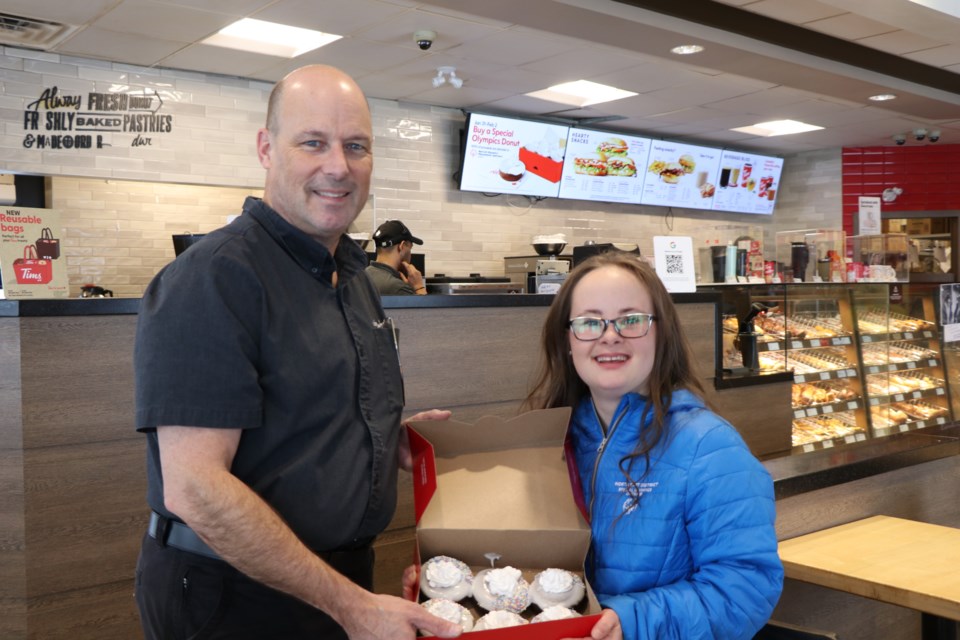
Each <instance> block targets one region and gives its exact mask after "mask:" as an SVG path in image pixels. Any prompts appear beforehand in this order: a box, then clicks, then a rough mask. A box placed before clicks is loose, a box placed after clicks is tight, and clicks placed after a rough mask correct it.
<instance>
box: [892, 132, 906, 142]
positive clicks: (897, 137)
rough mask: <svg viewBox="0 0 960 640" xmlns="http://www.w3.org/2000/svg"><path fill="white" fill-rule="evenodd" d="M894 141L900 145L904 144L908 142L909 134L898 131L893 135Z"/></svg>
mask: <svg viewBox="0 0 960 640" xmlns="http://www.w3.org/2000/svg"><path fill="white" fill-rule="evenodd" d="M893 141H894V142H896V143H897V144H898V145H902V144H904V143H906V141H907V136H905V135H903V134H902V133H898V134H897V135H895V136H893Z"/></svg>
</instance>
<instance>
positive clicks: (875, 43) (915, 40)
mask: <svg viewBox="0 0 960 640" xmlns="http://www.w3.org/2000/svg"><path fill="white" fill-rule="evenodd" d="M856 42H857V44H862V45H864V46H866V47H871V48H873V49H879V50H880V51H886V52H887V53H892V54H895V55H902V54H904V53H911V52H915V51H923V50H925V49H932V48H934V47H939V46H943V45H944V44H946V43H945V42H939V41H937V40H932V39H930V38H926V37H924V36H922V35H918V34H916V33H910V32H909V31H903V30H900V31H892V32H890V33H882V34H880V35H878V36H870V37H869V38H860V39H859V40H857V41H856Z"/></svg>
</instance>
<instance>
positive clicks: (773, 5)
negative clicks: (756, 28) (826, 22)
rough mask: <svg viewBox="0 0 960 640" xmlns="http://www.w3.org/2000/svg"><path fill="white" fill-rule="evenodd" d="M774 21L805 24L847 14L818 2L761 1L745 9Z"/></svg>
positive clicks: (793, 0) (809, 0)
mask: <svg viewBox="0 0 960 640" xmlns="http://www.w3.org/2000/svg"><path fill="white" fill-rule="evenodd" d="M743 8H744V9H746V10H747V11H753V12H754V13H759V14H760V15H763V16H766V17H768V18H773V19H774V20H782V21H783V22H789V23H790V24H804V23H805V22H811V21H813V20H822V19H823V18H831V17H834V16H838V15H841V14H843V13H846V12H845V11H844V10H842V9H837V8H836V7H831V6H830V5H827V4H824V3H822V2H817V0H803V1H802V2H797V0H761V1H760V2H754V3H752V4H749V5H746V6H744V7H743Z"/></svg>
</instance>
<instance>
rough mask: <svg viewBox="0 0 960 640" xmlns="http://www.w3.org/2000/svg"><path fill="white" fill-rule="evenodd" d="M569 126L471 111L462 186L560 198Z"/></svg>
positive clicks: (466, 188)
mask: <svg viewBox="0 0 960 640" xmlns="http://www.w3.org/2000/svg"><path fill="white" fill-rule="evenodd" d="M568 129H569V127H566V126H562V125H556V124H549V123H545V122H535V121H531V120H516V119H514V118H505V117H503V116H491V115H484V114H480V113H472V114H470V120H469V122H468V123H467V129H466V131H465V134H464V151H463V167H462V169H461V173H460V189H462V190H464V191H481V192H483V193H507V194H510V193H514V194H518V195H528V196H540V197H551V198H555V197H557V196H558V195H559V191H560V175H561V171H562V168H563V157H564V148H565V146H566V143H567V131H568Z"/></svg>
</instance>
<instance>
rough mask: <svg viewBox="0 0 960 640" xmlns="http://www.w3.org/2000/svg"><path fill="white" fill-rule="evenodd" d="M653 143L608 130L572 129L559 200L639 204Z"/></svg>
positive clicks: (568, 137)
mask: <svg viewBox="0 0 960 640" xmlns="http://www.w3.org/2000/svg"><path fill="white" fill-rule="evenodd" d="M650 142H651V141H650V140H649V139H647V138H637V137H634V136H627V135H623V134H612V133H610V132H609V131H593V130H590V129H579V128H573V129H570V134H569V135H568V136H567V154H566V158H565V159H564V163H563V176H562V178H561V180H560V197H561V198H574V199H577V200H595V201H601V202H626V203H632V204H639V203H640V194H641V192H642V191H643V167H644V166H645V165H646V161H647V155H648V154H649V153H650Z"/></svg>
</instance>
